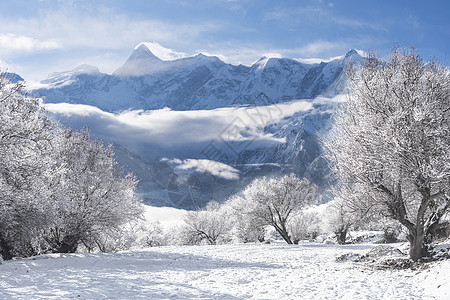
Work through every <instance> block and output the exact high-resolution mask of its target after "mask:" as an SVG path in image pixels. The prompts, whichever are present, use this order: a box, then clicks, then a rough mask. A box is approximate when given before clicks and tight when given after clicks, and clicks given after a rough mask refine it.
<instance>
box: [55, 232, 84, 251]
mask: <svg viewBox="0 0 450 300" xmlns="http://www.w3.org/2000/svg"><path fill="white" fill-rule="evenodd" d="M78 242H79V239H78V238H77V237H76V236H73V235H66V236H65V237H64V238H63V240H62V242H61V244H60V245H59V247H58V248H57V249H56V252H57V253H75V252H76V251H77V248H78Z"/></svg>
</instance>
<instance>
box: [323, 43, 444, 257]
mask: <svg viewBox="0 0 450 300" xmlns="http://www.w3.org/2000/svg"><path fill="white" fill-rule="evenodd" d="M348 75H349V77H350V79H351V87H350V94H349V97H348V100H347V102H346V103H343V104H342V105H341V107H340V109H339V110H338V112H337V115H336V117H335V122H334V123H335V124H334V132H332V133H331V134H330V135H329V136H328V138H327V139H326V140H325V145H326V146H327V147H328V149H329V150H330V152H329V154H328V158H329V159H330V160H331V161H332V162H334V165H335V167H336V172H337V174H338V175H339V177H340V180H341V182H342V184H343V186H344V187H345V188H346V189H349V190H353V191H354V192H355V193H363V194H365V197H364V199H362V201H361V199H358V197H353V198H351V199H350V201H351V203H352V204H353V205H355V206H363V207H362V209H363V210H367V211H377V212H379V213H382V214H383V215H385V216H388V217H390V218H392V219H395V220H397V221H398V222H400V223H401V224H402V225H403V226H404V227H405V228H406V229H407V232H408V234H407V238H408V240H409V243H410V252H409V254H410V257H411V259H413V260H419V259H420V258H421V257H422V256H423V255H426V254H427V247H426V245H425V237H426V235H427V234H430V233H431V231H432V230H433V228H434V227H435V226H437V224H439V222H440V220H441V218H442V216H443V215H444V214H445V212H446V211H448V210H449V208H450V198H449V196H450V195H449V188H450V77H449V76H450V72H449V70H448V68H446V67H445V66H444V65H442V64H439V63H438V62H436V61H435V60H432V61H428V62H424V61H423V60H422V58H421V57H420V56H419V55H418V54H417V53H416V51H415V50H414V49H405V50H402V49H399V48H398V47H396V48H394V49H393V52H392V53H391V55H390V56H389V57H388V58H386V59H379V58H378V57H376V56H375V55H374V54H370V55H369V57H368V58H367V59H366V61H365V63H364V65H363V66H362V67H360V68H356V69H352V68H349V71H348Z"/></svg>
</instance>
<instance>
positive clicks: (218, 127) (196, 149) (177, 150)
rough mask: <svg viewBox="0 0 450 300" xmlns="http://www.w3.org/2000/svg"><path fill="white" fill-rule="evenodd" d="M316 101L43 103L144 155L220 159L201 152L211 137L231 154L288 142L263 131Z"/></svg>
mask: <svg viewBox="0 0 450 300" xmlns="http://www.w3.org/2000/svg"><path fill="white" fill-rule="evenodd" d="M313 104H314V102H312V101H293V102H290V103H283V104H278V105H270V106H259V107H239V108H219V109H213V110H204V111H201V110H200V111H172V110H170V109H161V110H154V111H142V110H135V111H125V112H122V113H119V114H113V113H108V112H105V111H102V110H100V109H99V108H96V107H92V106H88V105H81V104H67V103H59V104H46V105H45V107H46V110H47V111H49V112H50V113H51V114H53V115H54V116H55V118H56V119H58V120H61V122H62V123H63V124H66V125H69V126H71V127H73V128H75V129H77V128H82V127H89V128H90V129H91V131H92V133H93V135H94V136H97V137H103V138H104V139H107V140H110V141H114V142H117V143H118V144H121V145H124V146H126V147H127V148H128V149H129V150H131V151H133V152H134V153H138V154H139V155H141V157H143V158H144V159H145V158H147V159H159V158H161V157H162V156H167V157H171V158H174V157H178V158H180V159H189V158H192V157H202V158H203V157H204V158H205V159H210V160H219V159H216V158H215V157H214V158H213V157H208V156H206V155H204V156H201V153H202V151H203V150H204V149H205V148H206V147H207V146H208V145H209V144H210V143H211V142H213V143H214V145H215V147H217V148H219V149H220V150H221V151H222V152H223V153H225V154H226V155H228V157H233V155H235V153H234V152H233V150H237V149H239V150H242V147H243V146H245V147H246V149H254V148H258V147H261V146H264V145H267V144H273V143H276V144H278V143H284V142H285V140H284V139H282V138H277V137H274V136H273V135H272V134H269V133H266V132H264V131H263V129H264V127H265V126H267V125H268V124H272V123H276V122H279V121H280V120H282V119H283V118H285V117H287V116H291V115H293V114H295V113H296V112H302V111H304V112H306V111H309V110H310V109H312V107H313ZM233 147H238V148H233ZM239 147H241V148H239ZM162 153H164V155H162ZM191 164H192V162H191ZM211 172H212V171H211Z"/></svg>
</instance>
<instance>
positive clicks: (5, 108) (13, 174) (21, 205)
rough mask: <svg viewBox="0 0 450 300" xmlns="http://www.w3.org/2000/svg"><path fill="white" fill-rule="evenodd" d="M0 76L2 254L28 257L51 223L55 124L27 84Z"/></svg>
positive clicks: (6, 75)
mask: <svg viewBox="0 0 450 300" xmlns="http://www.w3.org/2000/svg"><path fill="white" fill-rule="evenodd" d="M9 78H10V76H9V75H8V74H6V73H2V74H0V156H1V160H0V254H1V255H2V256H3V258H5V259H10V258H12V257H13V256H26V255H32V254H35V253H36V252H38V249H39V248H40V244H39V238H38V237H37V236H38V232H39V230H40V229H41V228H43V227H44V226H45V225H46V224H47V221H48V218H47V211H48V202H47V195H48V188H47V185H48V184H47V183H48V180H49V178H50V177H51V173H52V172H51V167H52V161H51V158H50V155H49V154H50V153H51V140H52V131H53V129H54V128H55V124H54V123H53V122H52V121H51V120H50V119H49V118H48V117H47V116H46V115H45V113H44V110H43V108H42V106H41V105H40V104H39V103H38V101H37V100H36V99H33V98H30V97H27V95H26V94H25V92H24V90H23V84H22V83H21V82H19V83H11V82H10V80H9Z"/></svg>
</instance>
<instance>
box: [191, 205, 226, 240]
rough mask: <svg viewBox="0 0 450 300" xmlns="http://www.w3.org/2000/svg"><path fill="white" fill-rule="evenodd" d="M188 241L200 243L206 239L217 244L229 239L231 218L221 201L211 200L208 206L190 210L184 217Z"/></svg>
mask: <svg viewBox="0 0 450 300" xmlns="http://www.w3.org/2000/svg"><path fill="white" fill-rule="evenodd" d="M184 222H185V223H186V225H187V226H186V228H185V234H186V238H188V241H187V243H189V244H198V243H200V242H201V241H204V240H205V241H206V242H207V243H208V244H210V245H215V244H217V243H218V242H219V241H224V240H227V239H228V234H229V232H230V230H231V225H232V224H231V222H230V218H229V216H228V215H227V213H226V211H225V210H223V209H222V207H221V206H220V205H219V203H217V202H215V201H210V202H208V204H207V205H206V208H204V209H200V210H196V211H190V212H188V213H187V214H186V216H185V218H184Z"/></svg>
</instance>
